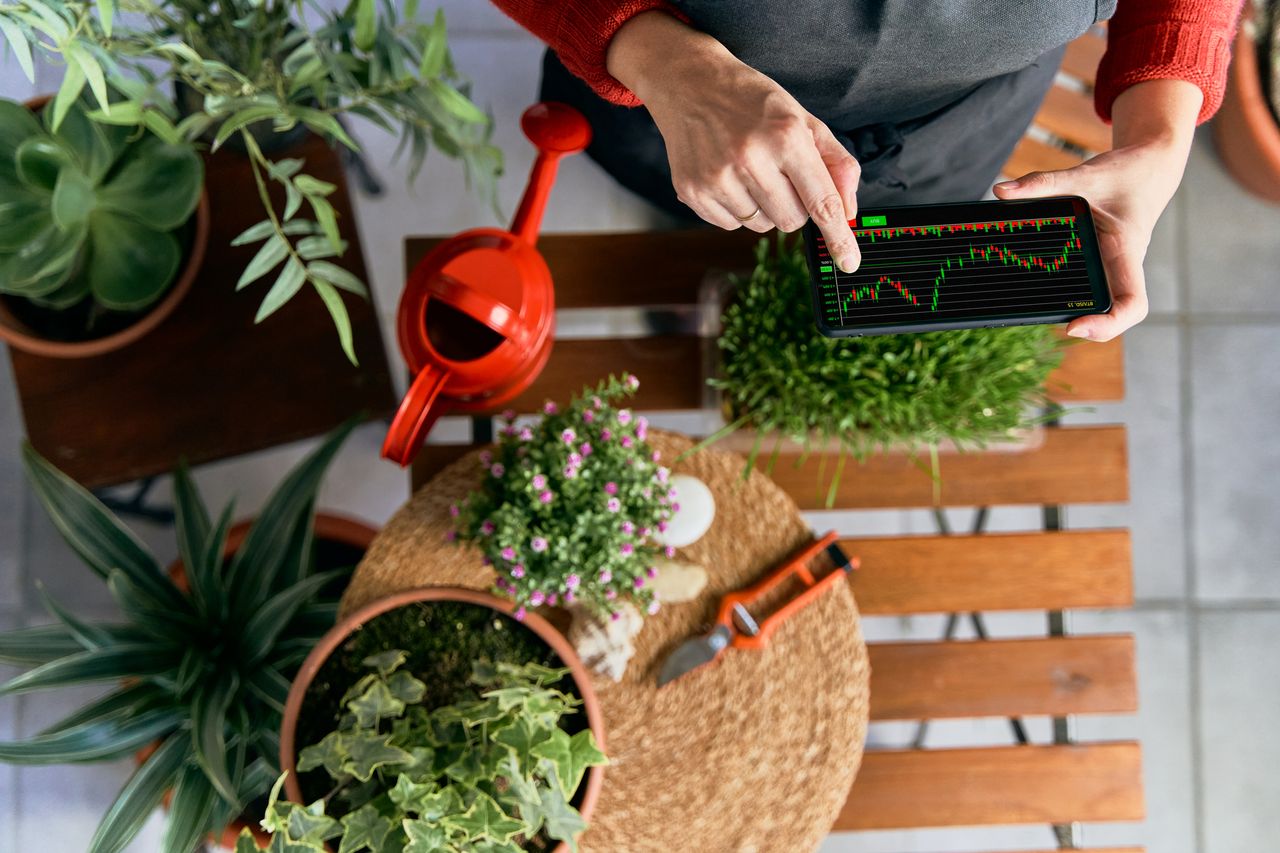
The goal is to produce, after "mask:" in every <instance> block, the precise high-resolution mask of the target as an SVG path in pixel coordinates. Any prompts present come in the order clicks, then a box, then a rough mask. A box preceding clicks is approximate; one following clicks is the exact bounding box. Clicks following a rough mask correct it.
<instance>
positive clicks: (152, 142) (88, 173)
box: [0, 100, 204, 311]
mask: <svg viewBox="0 0 1280 853" xmlns="http://www.w3.org/2000/svg"><path fill="white" fill-rule="evenodd" d="M86 108H87V107H86V105H84V104H82V103H77V104H75V105H73V106H72V107H71V108H70V109H69V110H68V111H67V113H66V116H65V117H64V118H63V121H62V123H61V125H60V126H59V127H58V129H57V131H53V130H51V129H50V128H51V127H52V111H51V110H50V109H45V110H44V114H43V120H42V119H41V118H38V117H37V116H36V115H35V114H34V113H32V112H31V111H30V110H29V109H28V108H27V107H25V106H24V105H22V104H19V103H16V102H14V101H8V100H0V293H9V294H13V295H15V296H22V297H25V298H27V299H31V300H33V301H35V302H37V303H39V304H42V305H45V306H48V307H52V308H67V307H70V306H71V305H74V304H76V303H78V302H80V301H81V300H82V299H85V298H86V297H90V296H91V297H92V298H93V299H94V301H95V302H97V303H98V304H99V305H100V306H102V307H103V308H107V309H111V310H115V311H138V310H141V309H143V308H145V307H147V306H148V305H150V304H151V303H153V302H155V301H156V299H158V298H159V297H160V295H161V294H163V293H164V292H165V289H166V288H167V287H168V286H169V284H170V283H171V282H172V281H173V278H174V276H175V275H176V274H177V272H178V267H179V265H180V264H181V262H182V246H181V243H180V241H179V240H178V238H177V236H176V235H175V234H174V231H175V229H177V228H179V227H181V226H182V225H183V224H184V223H185V222H186V221H187V220H188V219H189V218H190V217H191V214H192V212H193V211H194V210H195V207H196V203H197V202H198V201H199V199H200V189H201V185H202V184H203V181H204V166H203V164H202V163H201V161H200V158H199V157H198V156H197V155H196V153H195V150H194V149H193V148H192V147H191V146H190V145H187V144H169V143H166V142H163V141H161V140H160V138H159V137H157V136H155V135H154V134H152V133H151V132H150V131H137V130H136V129H132V128H127V127H112V126H110V125H104V124H101V123H99V122H95V121H93V120H91V119H90V118H89V117H88V114H87V113H86Z"/></svg>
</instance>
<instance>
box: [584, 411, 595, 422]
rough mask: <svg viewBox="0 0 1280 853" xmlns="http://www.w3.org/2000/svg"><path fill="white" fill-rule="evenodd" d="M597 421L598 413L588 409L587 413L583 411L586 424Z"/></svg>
mask: <svg viewBox="0 0 1280 853" xmlns="http://www.w3.org/2000/svg"><path fill="white" fill-rule="evenodd" d="M595 419H596V413H595V412H593V411H591V410H590V409H586V410H585V411H583V413H582V420H583V421H585V422H586V423H591V422H592V421H594V420H595Z"/></svg>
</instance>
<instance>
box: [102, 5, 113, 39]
mask: <svg viewBox="0 0 1280 853" xmlns="http://www.w3.org/2000/svg"><path fill="white" fill-rule="evenodd" d="M115 15H116V3H115V0H98V19H99V20H100V21H101V22H102V32H103V33H104V34H106V36H107V37H108V38H110V37H111V25H112V23H113V22H114V20H115Z"/></svg>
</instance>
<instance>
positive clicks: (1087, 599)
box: [841, 469, 1133, 616]
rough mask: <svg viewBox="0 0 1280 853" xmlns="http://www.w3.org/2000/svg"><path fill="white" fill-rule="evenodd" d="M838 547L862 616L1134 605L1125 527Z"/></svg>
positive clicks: (880, 540) (878, 540) (865, 541)
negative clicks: (848, 560) (846, 557)
mask: <svg viewBox="0 0 1280 853" xmlns="http://www.w3.org/2000/svg"><path fill="white" fill-rule="evenodd" d="M846 470H847V469H846ZM841 544H842V546H843V547H844V549H845V553H848V554H856V555H857V556H858V557H859V558H860V559H861V561H862V566H861V568H859V569H858V571H857V572H855V573H854V575H853V577H852V580H851V583H852V584H853V594H854V597H855V598H856V599H857V601H858V609H859V610H860V611H861V612H862V614H863V615H864V616H887V615H900V614H907V613H963V612H970V611H978V610H1070V609H1072V608H1080V607H1127V606H1129V605H1131V604H1133V572H1132V557H1131V546H1130V540H1129V531H1127V530H1072V531H1062V532H1053V533H987V534H982V535H978V536H887V537H859V538H854V539H846V540H844V541H843V542H842V543H841ZM1028 578H1034V579H1035V582H1034V583H1028Z"/></svg>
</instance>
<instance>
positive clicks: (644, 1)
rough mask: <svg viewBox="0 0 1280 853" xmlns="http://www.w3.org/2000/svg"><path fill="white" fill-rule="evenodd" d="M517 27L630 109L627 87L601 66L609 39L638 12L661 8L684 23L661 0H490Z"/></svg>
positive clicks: (636, 101)
mask: <svg viewBox="0 0 1280 853" xmlns="http://www.w3.org/2000/svg"><path fill="white" fill-rule="evenodd" d="M493 2H494V5H496V6H497V7H498V8H499V9H501V10H502V11H504V12H506V13H507V15H509V16H510V17H512V18H514V19H515V21H516V23H518V24H520V26H522V27H524V28H525V29H526V30H528V31H529V32H531V33H533V34H534V35H535V36H537V37H538V38H540V39H542V40H543V41H544V42H546V43H547V45H548V46H550V47H551V49H552V50H554V51H555V52H556V55H557V56H559V57H560V61H561V62H563V63H564V66H565V68H568V69H569V70H570V71H571V72H573V73H574V74H576V75H577V76H579V77H581V78H582V79H583V80H585V81H586V82H587V85H589V86H590V87H591V88H592V89H594V90H595V91H596V94H598V95H600V97H602V98H604V99H605V100H607V101H611V102H613V103H615V104H621V105H623V106H628V107H634V106H637V105H638V104H639V103H640V100H639V98H637V97H636V96H635V95H634V94H633V93H632V92H631V90H630V89H628V88H627V87H626V86H623V85H622V84H621V83H619V82H618V81H617V80H616V79H615V78H614V77H613V76H612V75H610V74H609V72H608V70H607V69H606V68H605V53H606V51H608V49H609V40H610V39H612V38H613V35H614V33H616V32H617V31H618V29H619V28H621V27H622V25H623V24H625V23H626V22H627V21H629V20H631V19H632V18H634V17H635V16H636V15H639V14H640V13H641V12H650V11H653V10H659V11H663V12H667V13H668V14H671V15H674V16H675V17H677V18H679V19H680V20H682V21H687V20H688V19H687V18H686V17H685V16H684V15H683V14H681V13H680V12H679V11H678V10H677V9H676V8H675V7H674V6H672V5H671V4H670V3H667V2H665V0H493Z"/></svg>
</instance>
